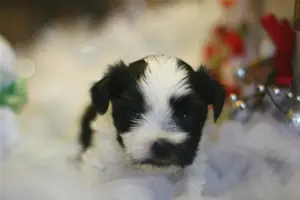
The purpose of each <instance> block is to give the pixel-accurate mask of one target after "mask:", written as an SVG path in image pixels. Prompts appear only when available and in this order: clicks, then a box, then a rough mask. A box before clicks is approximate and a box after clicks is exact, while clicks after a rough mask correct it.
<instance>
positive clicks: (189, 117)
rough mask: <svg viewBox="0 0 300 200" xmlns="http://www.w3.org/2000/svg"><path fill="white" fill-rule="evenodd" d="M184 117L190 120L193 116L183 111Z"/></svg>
mask: <svg viewBox="0 0 300 200" xmlns="http://www.w3.org/2000/svg"><path fill="white" fill-rule="evenodd" d="M182 118H183V119H184V120H188V121H190V120H191V119H192V118H191V116H190V115H189V114H188V113H183V114H182Z"/></svg>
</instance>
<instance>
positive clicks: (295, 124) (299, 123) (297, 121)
mask: <svg viewBox="0 0 300 200" xmlns="http://www.w3.org/2000/svg"><path fill="white" fill-rule="evenodd" d="M288 119H289V121H290V125H291V126H292V128H293V129H294V130H295V131H297V132H300V110H293V109H291V110H290V111H289V113H288Z"/></svg>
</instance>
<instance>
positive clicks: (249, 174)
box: [0, 0, 300, 200]
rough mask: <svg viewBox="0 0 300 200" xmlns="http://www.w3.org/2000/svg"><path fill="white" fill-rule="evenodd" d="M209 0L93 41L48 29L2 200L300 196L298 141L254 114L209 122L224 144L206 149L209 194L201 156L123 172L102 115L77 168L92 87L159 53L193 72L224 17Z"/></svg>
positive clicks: (267, 199) (118, 23) (123, 24)
mask: <svg viewBox="0 0 300 200" xmlns="http://www.w3.org/2000/svg"><path fill="white" fill-rule="evenodd" d="M211 2H214V1H210V0H209V1H204V2H203V3H201V6H200V7H197V6H195V5H193V4H187V5H185V6H181V7H174V8H167V9H166V10H160V11H158V12H157V13H155V14H153V13H149V14H146V15H145V16H143V17H141V19H140V21H139V20H137V22H135V23H131V22H130V21H127V20H123V19H114V20H113V21H112V22H111V23H109V24H108V25H107V26H105V27H104V30H103V31H102V32H100V33H99V32H97V34H95V35H93V34H92V33H91V32H89V31H86V29H85V28H84V27H82V26H77V27H76V28H75V30H74V29H73V28H71V29H69V30H64V29H60V28H59V27H54V28H53V29H51V30H48V31H46V32H45V34H44V36H43V37H41V40H40V41H38V43H37V46H35V47H34V48H33V49H31V50H29V51H28V52H26V54H27V55H29V56H30V57H31V59H32V60H34V62H35V65H36V71H35V74H34V75H33V76H32V77H31V78H30V80H29V88H30V91H29V104H28V105H27V106H26V107H25V109H24V110H23V111H22V114H21V115H20V116H19V122H20V129H21V130H22V135H21V140H20V143H19V144H18V145H17V146H15V148H14V151H13V152H12V153H11V154H10V157H9V159H7V160H5V161H4V162H2V163H1V173H0V176H1V177H0V181H1V182H0V184H1V187H0V199H1V200H60V199H61V200H77V199H78V200H81V199H86V200H99V199H101V200H106V199H107V200H112V199H122V200H124V199H130V200H143V199H145V200H162V199H163V200H171V199H179V200H186V199H187V200H201V199H204V200H206V199H207V200H240V199H243V200H253V199H256V200H282V199H288V200H298V199H300V192H299V189H298V183H299V180H300V173H299V166H298V165H299V161H300V158H299V155H300V154H299V153H298V152H299V151H300V149H299V148H300V142H299V137H298V136H294V135H293V134H291V133H289V132H287V131H285V129H283V128H282V127H279V126H277V125H278V124H277V123H276V122H275V121H273V120H271V118H270V117H269V116H260V115H257V116H254V119H253V121H252V122H251V123H250V124H249V125H247V126H242V125H241V124H239V123H235V122H228V123H226V124H224V125H223V126H222V127H221V128H220V129H216V127H214V126H213V125H211V124H207V126H206V128H205V130H204V133H205V137H204V138H206V136H210V134H211V135H214V134H215V133H218V134H219V135H220V138H219V140H218V142H212V141H210V140H208V139H204V140H203V144H202V145H201V147H202V148H203V149H202V150H201V153H202V154H206V155H207V159H208V161H207V164H208V166H207V168H206V173H205V178H206V185H205V186H204V188H203V189H204V190H203V193H204V195H205V196H203V197H201V195H200V192H201V190H202V184H203V181H204V180H203V174H202V173H203V171H202V170H203V169H204V164H203V160H202V158H204V156H203V157H199V158H198V159H196V163H195V165H193V166H192V167H191V169H189V171H188V172H187V173H186V174H178V176H175V177H164V176H160V175H148V174H144V176H143V177H141V176H140V174H139V173H137V172H136V171H135V170H131V169H128V168H126V166H124V164H123V163H124V162H123V161H122V158H123V157H122V156H121V155H122V154H120V151H119V150H118V149H117V148H114V147H115V145H114V143H115V140H114V139H112V138H111V136H112V135H110V134H105V133H110V132H111V131H112V130H111V127H110V126H109V124H110V123H111V122H110V121H106V122H103V120H104V119H102V120H101V123H97V124H96V125H97V127H98V128H99V134H98V135H97V141H98V142H97V146H96V147H95V149H93V150H92V151H91V152H89V153H88V154H87V158H86V160H87V162H86V165H83V166H81V167H80V166H78V164H76V163H75V162H74V159H73V158H74V155H75V154H77V151H78V146H77V145H76V143H75V142H74V136H75V134H76V133H77V130H76V125H77V126H78V121H76V120H74V119H75V118H76V117H78V116H80V114H81V111H82V109H83V106H84V104H85V103H86V102H87V101H88V89H89V86H90V83H91V82H93V81H95V80H99V78H100V77H101V76H102V74H103V71H104V69H105V66H106V65H107V64H110V63H111V62H113V61H114V60H115V59H118V58H124V59H125V61H126V62H127V61H132V60H136V59H137V58H138V57H144V56H145V55H149V54H151V53H153V52H158V53H160V52H164V53H165V54H167V55H176V56H178V57H180V58H183V59H184V60H186V61H187V62H189V63H191V64H192V65H194V66H196V64H197V63H198V62H197V61H198V56H199V51H198V50H199V49H200V48H201V44H202V43H201V42H203V41H204V40H205V38H206V37H205V35H206V34H207V33H208V31H207V30H209V28H210V27H211V26H213V23H212V22H214V21H216V19H217V17H218V11H217V9H216V8H217V6H216V5H215V4H213V3H211ZM178 13H180V14H178ZM184 13H185V14H186V15H185V14H184ZM153 18H154V19H153ZM204 19H205V20H204ZM108 33H109V34H108ZM197 41H199V43H197ZM105 120H110V119H109V118H105ZM100 124H101V126H100ZM98 125H99V126H98ZM69 133H70V134H69ZM118 156H120V157H118ZM92 158H95V160H93V159H92ZM100 160H101V161H102V162H99V161H100ZM197 162H199V163H197ZM116 172H117V173H116Z"/></svg>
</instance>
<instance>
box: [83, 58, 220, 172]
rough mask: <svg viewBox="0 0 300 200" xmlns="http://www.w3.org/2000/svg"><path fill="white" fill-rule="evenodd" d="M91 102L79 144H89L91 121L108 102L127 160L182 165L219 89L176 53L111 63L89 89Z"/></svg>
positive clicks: (194, 146) (217, 111) (215, 108)
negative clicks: (175, 54) (127, 62)
mask: <svg viewBox="0 0 300 200" xmlns="http://www.w3.org/2000/svg"><path fill="white" fill-rule="evenodd" d="M91 99H92V104H91V105H90V106H89V108H88V109H87V110H86V112H85V115H84V117H83V120H82V130H81V134H80V142H81V145H82V147H83V151H85V150H86V149H87V148H88V147H89V146H90V145H91V142H92V135H93V131H92V129H91V127H90V124H91V122H92V121H93V120H94V119H95V118H96V116H97V115H98V114H100V115H104V114H105V113H106V112H107V110H108V107H109V103H110V102H111V105H112V113H111V114H112V118H113V124H114V126H115V129H116V140H117V141H118V143H119V145H120V146H121V147H122V149H123V150H124V152H125V154H126V155H127V156H128V158H129V160H130V161H131V162H132V164H135V165H150V166H152V167H160V168H168V167H174V166H175V167H180V168H184V167H186V166H189V165H191V164H192V163H193V160H194V158H195V156H196V154H197V150H198V145H199V142H200V140H201V136H202V128H203V126H204V124H205V122H206V119H207V114H208V106H210V105H212V106H213V111H214V120H217V119H218V117H219V116H220V114H221V111H222V108H223V105H224V99H225V90H224V88H223V87H222V86H221V85H220V84H219V83H218V82H217V81H216V80H214V79H212V78H211V77H210V76H209V75H208V74H207V72H206V70H205V68H204V67H202V66H201V67H200V68H199V69H197V70H196V71H195V70H194V69H193V68H192V67H191V66H190V65H188V64H187V63H185V62H184V61H182V60H181V59H178V58H176V57H168V56H164V55H154V56H148V57H146V58H143V59H141V60H138V61H136V62H133V63H130V64H128V65H126V64H125V63H124V62H122V61H120V62H118V63H115V64H114V65H111V66H110V67H109V69H108V71H107V73H106V74H105V75H104V77H103V78H102V79H101V80H100V81H98V82H97V83H95V84H94V85H93V86H92V88H91Z"/></svg>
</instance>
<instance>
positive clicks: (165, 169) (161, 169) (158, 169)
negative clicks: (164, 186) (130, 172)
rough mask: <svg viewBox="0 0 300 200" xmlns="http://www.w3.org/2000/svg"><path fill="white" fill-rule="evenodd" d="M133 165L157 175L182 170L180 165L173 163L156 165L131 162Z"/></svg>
mask: <svg viewBox="0 0 300 200" xmlns="http://www.w3.org/2000/svg"><path fill="white" fill-rule="evenodd" d="M133 167H134V168H136V169H137V170H139V171H143V172H147V173H151V174H158V175H169V174H174V173H178V172H180V171H181V170H182V168H181V167H179V166H175V165H168V166H158V165H152V164H133Z"/></svg>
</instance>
